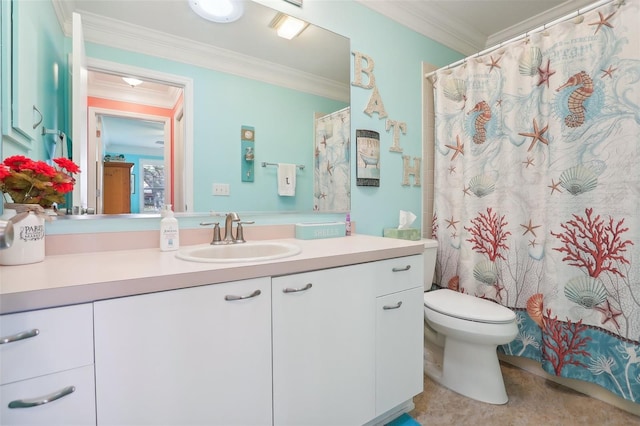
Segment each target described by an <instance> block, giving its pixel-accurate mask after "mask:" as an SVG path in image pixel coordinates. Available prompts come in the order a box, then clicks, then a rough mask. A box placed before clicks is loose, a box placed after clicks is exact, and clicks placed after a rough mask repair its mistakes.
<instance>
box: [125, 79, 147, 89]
mask: <svg viewBox="0 0 640 426" xmlns="http://www.w3.org/2000/svg"><path fill="white" fill-rule="evenodd" d="M122 79H123V80H124V81H125V82H126V83H127V84H128V85H129V86H131V87H136V86H138V85H140V84H142V83H143V81H142V80H138V79H137V78H133V77H122Z"/></svg>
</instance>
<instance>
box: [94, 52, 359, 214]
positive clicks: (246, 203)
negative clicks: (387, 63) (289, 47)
mask: <svg viewBox="0 0 640 426" xmlns="http://www.w3.org/2000/svg"><path fill="white" fill-rule="evenodd" d="M85 47H86V52H87V56H88V57H90V58H95V59H101V60H106V61H110V62H117V63H122V64H127V65H132V66H136V67H141V68H146V69H153V70H159V71H162V72H164V73H168V74H175V75H180V76H185V77H188V78H191V79H193V85H194V100H193V105H194V108H193V109H194V117H193V125H194V129H193V137H194V143H193V145H194V162H193V175H194V179H193V183H194V200H195V202H194V206H193V208H192V209H191V211H194V212H208V211H212V210H214V211H230V210H235V211H309V210H311V209H312V208H313V192H312V190H311V188H313V135H314V129H313V117H314V113H316V112H322V113H331V112H334V111H337V110H340V109H342V108H344V107H345V106H346V105H347V104H345V103H343V102H339V101H334V100H331V99H327V98H323V97H320V96H315V95H310V94H306V93H302V92H297V91H294V90H290V89H286V88H283V87H279V86H274V85H272V84H266V83H263V82H259V81H255V80H250V79H246V78H242V77H238V76H235V75H230V74H225V73H221V72H218V71H214V70H211V69H207V68H201V67H196V66H192V65H186V64H183V63H180V62H174V61H169V60H166V59H162V58H157V57H152V56H146V55H141V54H139V53H131V52H127V51H123V50H119V49H113V48H109V47H105V46H102V45H96V44H92V43H86V46H85ZM187 114H188V112H187ZM243 125H245V126H251V127H254V128H255V155H256V159H255V179H254V182H242V181H241V160H242V157H241V154H242V152H241V145H240V129H241V127H242V126H243ZM261 161H266V162H271V163H296V164H304V165H305V166H306V167H305V170H304V171H303V172H300V173H298V175H297V188H298V189H300V190H298V191H297V193H296V196H295V197H279V196H278V195H277V192H276V189H277V186H276V169H275V168H274V167H267V168H263V167H260V162H261ZM213 183H228V184H229V185H230V195H229V196H222V197H220V196H217V197H214V196H213V195H212V184H213ZM302 188H306V189H307V190H301V189H302Z"/></svg>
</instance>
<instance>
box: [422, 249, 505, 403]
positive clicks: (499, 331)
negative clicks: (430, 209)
mask: <svg viewBox="0 0 640 426" xmlns="http://www.w3.org/2000/svg"><path fill="white" fill-rule="evenodd" d="M424 241H425V252H424V262H425V264H424V266H425V268H424V270H425V293H424V317H425V333H424V334H425V342H426V351H425V373H426V374H427V376H429V377H430V378H431V379H433V380H435V381H436V382H438V383H440V384H442V385H443V386H446V387H447V388H449V389H451V390H453V391H455V392H457V393H459V394H461V395H464V396H467V397H469V398H473V399H476V400H478V401H482V402H487V403H490V404H505V403H506V402H507V401H508V399H509V398H508V397H507V392H506V390H505V388H504V381H503V380H502V371H501V370H500V363H499V361H498V355H497V352H496V348H497V346H498V345H503V344H506V343H509V342H510V341H512V340H513V339H514V338H515V337H516V336H517V334H518V326H517V325H516V315H515V313H514V312H513V311H512V310H510V309H509V308H507V307H505V306H502V305H498V304H497V303H494V302H491V301H489V300H485V299H481V298H479V297H474V296H470V295H468V294H463V293H458V292H457V291H453V290H449V289H439V290H433V291H428V290H430V289H431V281H432V276H433V271H434V267H435V260H436V252H437V242H436V241H433V240H424Z"/></svg>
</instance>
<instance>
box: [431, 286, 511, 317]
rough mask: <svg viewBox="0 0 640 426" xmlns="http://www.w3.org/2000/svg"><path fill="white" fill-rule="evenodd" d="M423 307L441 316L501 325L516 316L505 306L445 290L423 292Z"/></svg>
mask: <svg viewBox="0 0 640 426" xmlns="http://www.w3.org/2000/svg"><path fill="white" fill-rule="evenodd" d="M424 305H425V306H426V307H427V308H429V309H431V310H434V311H436V312H439V313H441V314H443V315H448V316H452V317H456V318H460V319H464V320H470V321H477V322H486V323H493V324H502V323H509V322H512V321H514V320H515V319H516V314H515V313H514V312H513V311H512V310H511V309H509V308H507V307H505V306H502V305H498V304H497V303H495V302H492V301H490V300H485V299H481V298H479V297H474V296H470V295H468V294H464V293H458V292H457V291H453V290H449V289H446V288H445V289H441V290H433V291H427V292H425V293H424Z"/></svg>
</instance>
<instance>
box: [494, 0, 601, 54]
mask: <svg viewBox="0 0 640 426" xmlns="http://www.w3.org/2000/svg"><path fill="white" fill-rule="evenodd" d="M593 2H594V0H566V1H565V2H564V3H562V4H559V5H558V6H555V7H553V8H551V9H549V10H546V11H544V12H543V13H539V14H537V15H535V16H532V17H530V18H528V19H525V20H524V21H522V22H519V23H517V24H516V25H512V26H510V27H508V28H505V29H504V30H502V31H498V32H496V33H494V34H491V35H490V36H489V37H488V38H487V47H490V46H495V45H498V44H500V43H503V42H505V41H507V40H511V39H513V38H515V37H518V36H521V35H522V34H524V33H526V32H527V31H531V30H534V29H536V28H539V27H542V26H543V25H545V24H550V23H552V22H553V21H555V20H557V19H560V18H562V17H564V16H567V15H569V14H571V13H573V12H575V11H577V10H579V9H580V8H582V7H585V6H588V5H591V4H593Z"/></svg>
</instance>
